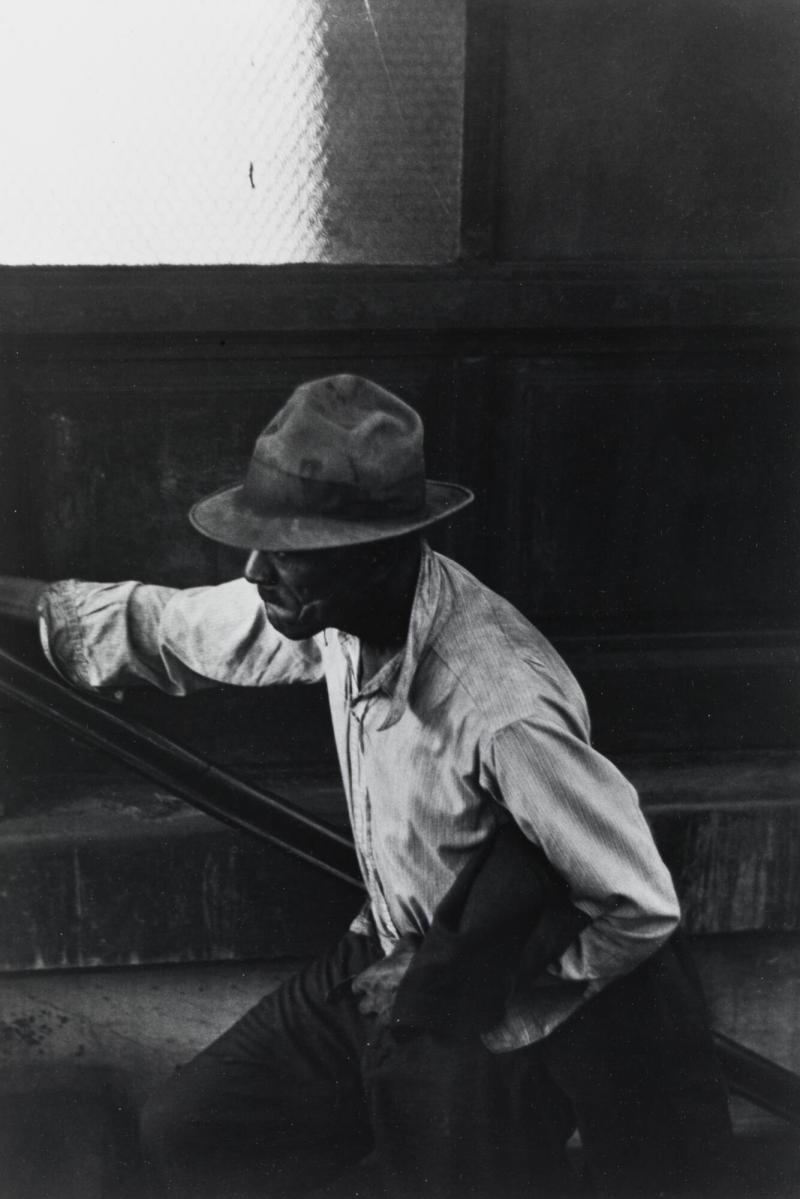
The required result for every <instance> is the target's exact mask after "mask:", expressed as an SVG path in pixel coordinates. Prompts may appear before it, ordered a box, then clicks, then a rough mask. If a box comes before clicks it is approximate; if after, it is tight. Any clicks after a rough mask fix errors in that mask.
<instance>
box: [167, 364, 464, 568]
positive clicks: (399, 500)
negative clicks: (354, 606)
mask: <svg viewBox="0 0 800 1199" xmlns="http://www.w3.org/2000/svg"><path fill="white" fill-rule="evenodd" d="M471 499H472V494H471V493H470V492H469V491H467V489H466V488H462V487H459V486H458V485H457V484H451V483H437V482H434V481H432V480H426V478H425V457H424V450H423V427H422V420H421V419H420V417H419V415H418V413H416V412H415V411H414V409H413V408H411V407H410V406H409V405H408V404H406V403H405V402H404V401H403V400H401V399H400V398H399V397H398V396H396V395H393V394H392V392H390V391H387V390H386V389H385V388H383V387H381V386H380V385H379V384H377V383H374V382H372V381H371V380H369V379H364V378H361V377H360V376H358V375H345V374H343V375H333V376H330V377H326V378H322V379H314V380H311V381H310V382H308V383H303V384H301V385H300V386H299V387H298V388H297V389H296V390H295V391H294V392H293V393H292V395H291V396H290V398H289V399H288V400H287V402H286V403H285V404H284V406H283V407H282V408H281V409H280V411H279V412H278V413H277V414H276V415H275V416H274V417H273V419H272V420H271V421H270V422H269V424H268V425H267V426H266V428H265V429H264V430H263V431H262V433H261V434H260V435H259V437H258V439H257V441H256V445H255V448H254V451H253V454H252V457H251V459H250V464H249V466H248V468H247V473H246V476H245V480H244V483H243V485H240V486H237V487H232V488H223V489H222V490H221V491H219V492H217V493H215V494H214V495H212V496H208V497H206V499H204V500H200V501H199V502H198V503H197V504H195V505H194V507H193V508H192V510H191V513H190V519H191V521H192V524H194V526H195V527H196V528H197V529H198V530H199V531H200V532H201V533H204V534H205V535H206V536H209V537H212V538H214V539H215V540H218V541H222V542H225V543H226V544H229V545H238V546H241V547H243V548H247V547H250V548H259V547H260V548H264V549H269V548H284V549H289V548H298V549H301V548H313V547H314V546H319V547H320V548H322V547H324V546H332V545H337V544H339V545H343V544H350V543H353V542H364V541H371V540H377V539H381V538H385V537H390V536H398V535H399V534H400V533H403V532H406V531H411V530H412V529H415V528H421V527H423V526H425V525H427V524H431V523H433V522H434V521H436V520H441V519H443V517H444V516H447V515H450V513H451V512H455V511H457V510H458V508H460V507H463V506H464V505H465V504H467V503H469V502H470V501H471Z"/></svg>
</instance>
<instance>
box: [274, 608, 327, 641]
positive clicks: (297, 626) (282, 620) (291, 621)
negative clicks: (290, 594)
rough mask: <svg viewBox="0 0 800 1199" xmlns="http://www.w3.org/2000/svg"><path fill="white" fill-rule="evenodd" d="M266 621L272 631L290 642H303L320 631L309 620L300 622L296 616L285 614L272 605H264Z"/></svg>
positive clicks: (282, 609) (283, 610) (282, 610)
mask: <svg viewBox="0 0 800 1199" xmlns="http://www.w3.org/2000/svg"><path fill="white" fill-rule="evenodd" d="M264 610H265V611H266V613H267V620H268V621H269V623H270V624H271V625H272V627H273V629H275V630H276V631H277V632H279V633H280V634H281V636H282V637H288V639H289V640H290V641H305V640H306V638H308V637H313V636H314V634H315V633H318V632H319V631H320V630H319V629H318V628H317V627H316V625H315V624H314V623H313V622H312V621H310V620H305V621H304V620H301V619H300V618H299V617H298V616H297V615H296V614H293V613H291V612H287V611H286V610H285V609H284V608H276V607H275V606H274V605H273V604H266V603H265V604H264Z"/></svg>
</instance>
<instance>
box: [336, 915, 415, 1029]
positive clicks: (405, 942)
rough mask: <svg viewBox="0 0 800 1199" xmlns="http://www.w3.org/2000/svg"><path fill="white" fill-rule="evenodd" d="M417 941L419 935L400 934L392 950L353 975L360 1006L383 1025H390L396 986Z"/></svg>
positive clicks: (355, 992) (359, 1008) (409, 961)
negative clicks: (401, 935)
mask: <svg viewBox="0 0 800 1199" xmlns="http://www.w3.org/2000/svg"><path fill="white" fill-rule="evenodd" d="M417 944H418V938H417V937H415V936H414V935H412V934H409V935H407V936H405V937H401V938H400V940H399V941H398V942H397V944H396V945H395V947H394V949H393V950H392V952H391V953H390V954H387V956H386V957H385V958H383V959H382V960H381V961H380V962H375V963H374V964H373V965H372V966H367V968H366V970H362V971H361V973H360V974H358V975H356V977H355V978H354V979H353V984H352V986H353V994H354V995H356V996H357V998H358V1010H359V1011H360V1012H361V1014H362V1015H364V1016H374V1017H375V1018H376V1020H377V1021H378V1023H379V1024H381V1025H382V1026H383V1027H384V1028H388V1026H389V1023H390V1020H391V1015H392V1008H393V1007H394V1001H395V996H396V995H397V988H398V987H399V986H400V983H401V981H402V979H403V976H404V975H405V972H406V971H407V970H408V967H409V966H410V965H411V959H412V958H413V956H414V953H415V952H416V948H417Z"/></svg>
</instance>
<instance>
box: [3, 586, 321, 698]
mask: <svg viewBox="0 0 800 1199" xmlns="http://www.w3.org/2000/svg"><path fill="white" fill-rule="evenodd" d="M2 617H6V618H11V619H15V620H20V621H25V622H28V623H36V622H37V621H38V622H39V627H40V634H41V638H42V645H43V648H44V650H45V653H46V654H47V657H48V658H49V660H50V662H51V663H52V665H53V666H54V667H55V668H56V669H57V670H58V671H59V672H60V673H61V674H63V675H64V676H66V677H67V678H68V679H69V680H70V681H71V682H73V683H75V684H77V685H78V686H79V687H86V688H100V689H104V690H108V691H115V690H118V689H120V688H125V687H128V686H137V685H141V684H147V683H149V684H151V685H154V686H156V687H159V688H160V689H161V690H163V691H167V692H169V693H170V694H173V695H185V694H187V693H188V692H190V691H196V690H198V689H200V688H203V687H208V686H213V685H214V684H215V683H233V684H239V685H244V686H263V685H265V684H269V683H288V682H314V681H316V680H317V679H319V678H321V677H322V665H321V660H320V654H319V650H318V648H317V646H316V645H315V643H314V642H313V640H312V641H308V642H291V641H288V640H287V639H285V638H283V637H282V636H281V635H280V634H278V633H277V632H276V631H275V630H274V629H273V628H272V627H271V626H270V625H269V624H268V622H267V620H266V617H265V614H264V608H263V605H262V604H261V602H260V600H259V597H258V593H257V591H256V589H255V588H254V587H252V586H251V585H250V584H249V583H247V582H246V581H245V580H244V579H237V580H234V581H233V582H231V583H224V584H221V585H219V586H217V587H195V588H189V589H188V590H185V591H180V590H176V589H175V588H170V587H159V586H153V585H148V584H141V583H136V582H126V583H84V582H80V581H77V580H74V579H73V580H66V581H61V582H57V583H46V582H44V581H42V580H41V579H27V578H23V577H20V576H15V575H0V618H2Z"/></svg>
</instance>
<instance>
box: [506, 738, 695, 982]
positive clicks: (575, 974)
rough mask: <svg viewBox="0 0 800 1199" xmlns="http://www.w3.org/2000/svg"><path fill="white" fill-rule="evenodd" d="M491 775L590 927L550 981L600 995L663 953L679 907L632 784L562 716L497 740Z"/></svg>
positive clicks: (677, 918)
mask: <svg viewBox="0 0 800 1199" xmlns="http://www.w3.org/2000/svg"><path fill="white" fill-rule="evenodd" d="M491 775H492V790H493V791H494V793H495V797H496V798H497V799H498V800H499V801H500V802H501V803H503V804H504V805H505V806H506V807H507V808H508V810H509V812H510V813H511V815H512V816H513V817H514V819H515V820H516V822H517V823H518V824H519V826H520V828H521V829H522V831H523V832H524V833H525V834H526V836H528V837H529V838H530V840H531V841H533V842H535V843H536V844H537V845H539V846H541V848H542V850H543V851H544V853H545V854H546V856H547V857H548V859H549V861H550V862H551V863H552V865H553V866H554V867H555V869H556V870H558V872H559V873H560V874H561V875H562V877H563V878H564V879H565V880H566V881H567V883H568V885H569V888H570V891H571V896H572V901H573V903H575V905H576V906H577V907H579V908H580V909H581V910H582V911H584V912H586V914H587V915H588V916H589V917H590V918H591V923H590V924H589V925H587V927H586V928H585V929H584V930H583V932H582V933H581V934H580V935H579V937H578V938H577V940H576V941H575V942H573V944H572V945H571V946H570V947H569V948H568V949H567V951H566V952H565V953H564V954H563V956H562V957H561V958H560V959H559V961H558V962H556V963H555V964H554V965H553V966H551V967H550V973H552V974H554V975H556V976H557V977H559V978H561V979H563V980H566V981H581V982H589V983H590V989H591V991H595V990H597V989H598V984H600V985H601V984H603V983H605V982H608V981H610V979H612V978H614V977H617V976H619V975H622V974H626V973H628V972H629V971H630V970H632V969H634V967H636V966H637V965H638V964H639V963H640V962H642V961H644V959H645V958H647V957H649V956H650V955H651V954H652V953H654V952H655V951H656V950H657V949H658V948H659V946H661V945H662V944H663V943H664V942H665V941H666V940H667V938H668V937H669V936H670V934H671V933H672V932H673V930H674V929H675V927H676V925H677V924H678V921H679V919H680V907H679V903H678V898H677V896H676V894H675V888H674V886H673V883H672V878H671V876H670V873H669V871H668V870H667V867H666V866H665V864H664V862H663V861H662V859H661V857H660V855H659V853H658V850H657V848H656V845H655V842H654V841H653V836H652V833H651V832H650V828H649V826H648V824H647V822H646V820H645V818H644V816H643V814H642V811H641V808H640V806H639V800H638V796H637V794H636V791H635V789H634V788H633V786H632V785H631V784H630V783H629V782H628V780H627V779H626V778H625V777H624V776H623V775H622V774H620V772H619V771H618V770H617V769H616V767H615V766H614V765H613V764H612V763H611V762H609V761H608V759H606V758H604V757H603V756H602V754H599V753H598V752H597V751H596V750H595V749H593V748H592V746H591V744H589V742H588V738H584V737H583V736H582V735H580V734H579V732H578V731H577V730H576V729H575V728H572V727H570V726H569V725H568V724H567V723H566V722H564V723H562V722H560V721H559V720H557V719H556V718H555V717H554V718H553V719H537V718H528V719H523V720H519V721H516V722H514V723H512V724H510V725H508V726H507V727H505V728H503V729H502V730H500V732H498V733H496V734H495V736H494V738H493V743H492V755H491Z"/></svg>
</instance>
